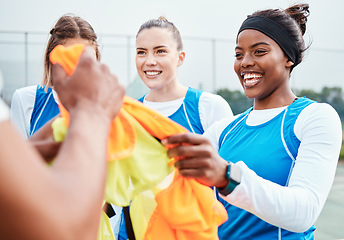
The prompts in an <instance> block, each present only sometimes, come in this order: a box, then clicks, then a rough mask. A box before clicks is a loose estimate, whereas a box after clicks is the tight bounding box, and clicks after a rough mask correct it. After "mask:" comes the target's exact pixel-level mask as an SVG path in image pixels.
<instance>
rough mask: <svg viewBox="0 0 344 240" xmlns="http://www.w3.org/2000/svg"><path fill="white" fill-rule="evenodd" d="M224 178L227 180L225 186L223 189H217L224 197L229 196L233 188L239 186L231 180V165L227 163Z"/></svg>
mask: <svg viewBox="0 0 344 240" xmlns="http://www.w3.org/2000/svg"><path fill="white" fill-rule="evenodd" d="M226 178H227V179H228V184H227V186H226V187H224V188H218V190H219V192H220V193H221V194H222V195H225V196H226V195H228V194H230V193H231V192H232V191H233V190H234V188H235V187H236V186H238V185H239V183H238V182H237V181H235V180H234V179H232V178H231V163H228V166H227V171H226Z"/></svg>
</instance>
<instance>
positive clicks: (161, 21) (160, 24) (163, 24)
mask: <svg viewBox="0 0 344 240" xmlns="http://www.w3.org/2000/svg"><path fill="white" fill-rule="evenodd" d="M153 27H157V28H166V29H168V30H169V31H170V32H171V33H172V37H173V38H174V40H175V41H176V43H177V50H178V51H182V50H183V42H182V38H181V36H180V33H179V30H178V29H177V28H176V26H175V25H174V24H173V23H172V22H169V21H168V20H167V19H166V18H165V17H159V18H158V19H151V20H148V21H147V22H145V23H143V24H142V25H141V27H140V29H139V31H138V32H137V34H136V38H137V36H138V35H139V33H140V32H141V31H142V30H144V29H149V28H153Z"/></svg>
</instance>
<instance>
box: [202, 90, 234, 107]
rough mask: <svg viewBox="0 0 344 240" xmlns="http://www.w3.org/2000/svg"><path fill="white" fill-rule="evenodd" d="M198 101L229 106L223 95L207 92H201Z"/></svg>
mask: <svg viewBox="0 0 344 240" xmlns="http://www.w3.org/2000/svg"><path fill="white" fill-rule="evenodd" d="M200 101H201V102H203V103H206V104H211V105H214V106H217V105H220V106H226V107H229V104H228V102H227V101H226V100H225V99H224V98H223V97H221V96H220V95H216V94H213V93H209V92H203V93H202V95H201V97H200Z"/></svg>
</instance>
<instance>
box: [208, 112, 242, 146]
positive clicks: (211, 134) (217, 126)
mask: <svg viewBox="0 0 344 240" xmlns="http://www.w3.org/2000/svg"><path fill="white" fill-rule="evenodd" d="M238 116H239V115H235V116H231V117H227V118H223V119H221V120H219V121H216V122H215V123H213V124H212V125H211V126H210V127H209V128H208V129H207V130H206V131H205V132H204V133H203V135H204V136H205V137H207V138H208V139H209V140H210V141H211V143H212V145H213V146H214V147H215V148H216V150H218V143H219V139H220V136H221V134H222V132H223V131H224V130H225V128H226V127H227V126H228V125H229V124H230V123H232V122H233V121H234V120H235V119H236V118H237V117H238Z"/></svg>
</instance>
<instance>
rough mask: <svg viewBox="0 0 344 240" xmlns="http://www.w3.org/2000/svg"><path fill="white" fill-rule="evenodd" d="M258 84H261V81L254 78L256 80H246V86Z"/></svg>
mask: <svg viewBox="0 0 344 240" xmlns="http://www.w3.org/2000/svg"><path fill="white" fill-rule="evenodd" d="M256 82H259V80H258V79H255V78H254V79H251V80H246V81H245V84H255V83H256Z"/></svg>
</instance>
